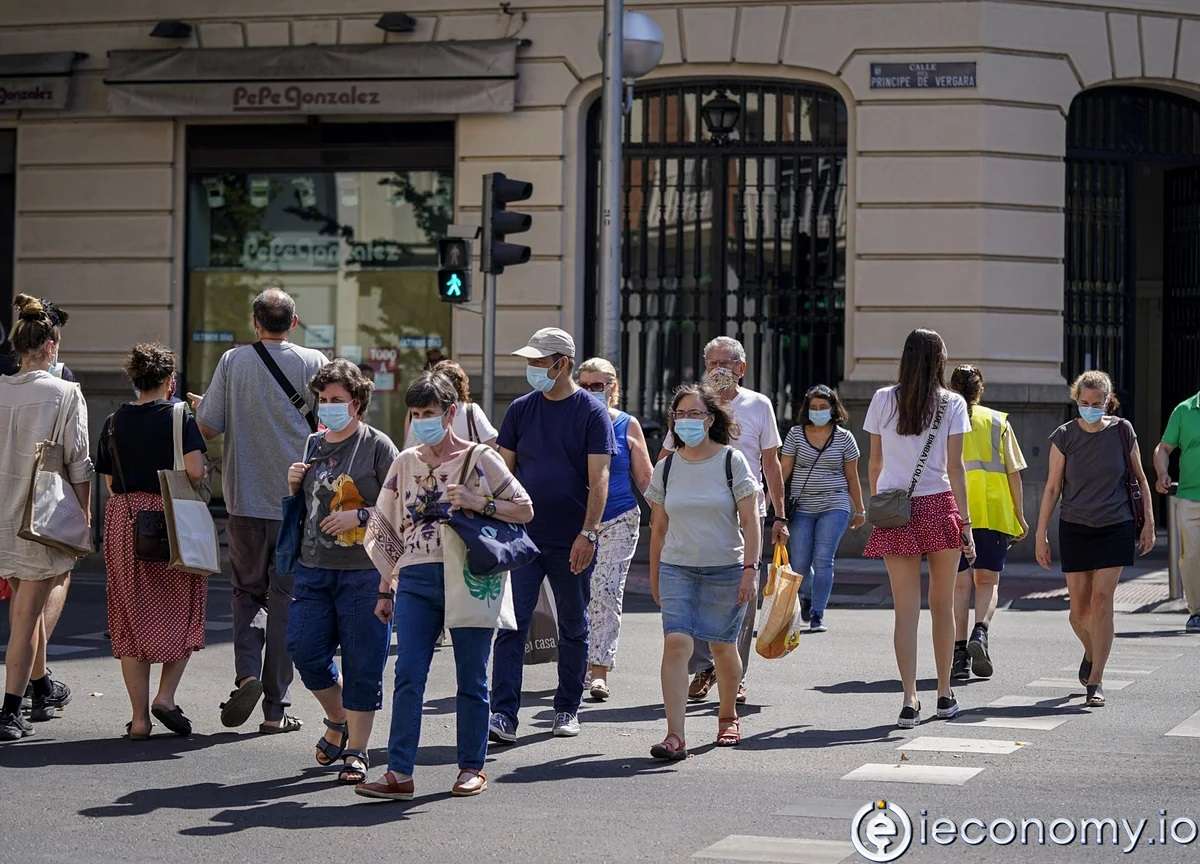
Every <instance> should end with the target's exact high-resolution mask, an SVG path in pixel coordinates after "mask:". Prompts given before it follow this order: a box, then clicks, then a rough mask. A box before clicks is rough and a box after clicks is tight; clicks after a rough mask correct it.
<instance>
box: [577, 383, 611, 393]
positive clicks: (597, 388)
mask: <svg viewBox="0 0 1200 864" xmlns="http://www.w3.org/2000/svg"><path fill="white" fill-rule="evenodd" d="M579 386H580V387H582V388H583V389H584V390H587V391H588V392H589V393H603V392H604V391H605V390H607V389H608V385H607V384H580V385H579Z"/></svg>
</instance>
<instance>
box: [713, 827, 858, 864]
mask: <svg viewBox="0 0 1200 864" xmlns="http://www.w3.org/2000/svg"><path fill="white" fill-rule="evenodd" d="M852 855H854V847H853V846H851V845H850V844H849V843H846V842H844V841H840V840H804V839H798V838H796V837H754V836H750V835H748V834H730V835H729V836H728V837H726V838H724V839H722V840H718V841H717V842H716V843H714V844H712V845H711V846H709V847H707V848H705V849H701V850H700V851H699V852H694V853H692V857H693V858H716V859H718V860H721V861H774V862H781V864H839V862H841V861H845V860H846V859H847V858H849V857H850V856H852Z"/></svg>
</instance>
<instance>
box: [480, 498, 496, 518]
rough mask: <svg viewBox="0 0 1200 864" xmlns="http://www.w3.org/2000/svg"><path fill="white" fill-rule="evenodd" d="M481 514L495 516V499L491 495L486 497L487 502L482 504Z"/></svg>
mask: <svg viewBox="0 0 1200 864" xmlns="http://www.w3.org/2000/svg"><path fill="white" fill-rule="evenodd" d="M483 515H484V516H495V515H496V499H495V498H493V497H492V496H491V495H489V496H488V497H487V503H486V504H484V505H483Z"/></svg>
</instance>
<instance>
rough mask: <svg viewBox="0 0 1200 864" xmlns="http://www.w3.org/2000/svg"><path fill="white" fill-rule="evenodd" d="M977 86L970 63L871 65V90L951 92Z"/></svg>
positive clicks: (973, 66) (972, 66)
mask: <svg viewBox="0 0 1200 864" xmlns="http://www.w3.org/2000/svg"><path fill="white" fill-rule="evenodd" d="M975 86H977V84H976V80H975V64H974V63H941V62H937V63H872V64H871V89H872V90H955V89H961V88H972V87H975Z"/></svg>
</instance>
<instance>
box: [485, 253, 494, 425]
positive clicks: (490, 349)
mask: <svg viewBox="0 0 1200 864" xmlns="http://www.w3.org/2000/svg"><path fill="white" fill-rule="evenodd" d="M483 294H484V297H483V413H484V416H486V417H495V416H496V276H495V274H492V273H488V274H487V275H486V276H484V278H483Z"/></svg>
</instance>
